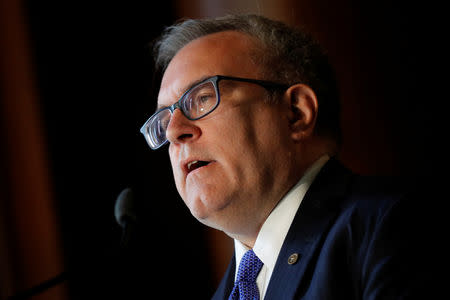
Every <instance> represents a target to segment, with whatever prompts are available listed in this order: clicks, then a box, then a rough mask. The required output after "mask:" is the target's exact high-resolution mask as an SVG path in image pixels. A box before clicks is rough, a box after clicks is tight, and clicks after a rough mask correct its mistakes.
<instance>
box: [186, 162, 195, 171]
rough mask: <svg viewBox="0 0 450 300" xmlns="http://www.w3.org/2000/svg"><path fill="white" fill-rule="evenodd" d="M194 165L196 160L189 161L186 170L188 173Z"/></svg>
mask: <svg viewBox="0 0 450 300" xmlns="http://www.w3.org/2000/svg"><path fill="white" fill-rule="evenodd" d="M196 163H198V160H194V161H191V162H190V163H188V165H187V167H188V170H189V171H190V170H191V166H192V165H194V164H196Z"/></svg>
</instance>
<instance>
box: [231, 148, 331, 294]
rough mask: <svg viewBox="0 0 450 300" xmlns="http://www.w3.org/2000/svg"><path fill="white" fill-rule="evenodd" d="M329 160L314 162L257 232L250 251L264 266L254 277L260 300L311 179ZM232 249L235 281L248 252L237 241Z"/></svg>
mask: <svg viewBox="0 0 450 300" xmlns="http://www.w3.org/2000/svg"><path fill="white" fill-rule="evenodd" d="M329 158H330V157H329V156H328V155H324V156H322V157H320V158H319V159H318V160H317V161H316V162H314V164H313V165H312V166H311V167H310V168H309V169H308V170H307V171H306V172H305V174H304V175H303V177H302V178H301V179H300V181H299V182H298V183H297V184H296V185H295V186H294V187H293V188H292V189H291V190H290V191H289V192H288V193H287V194H286V195H285V196H284V197H283V198H282V199H281V200H280V202H279V203H278V204H277V206H276V207H275V208H274V210H273V211H272V212H271V213H270V215H269V217H267V219H266V221H265V222H264V224H263V225H262V227H261V230H260V231H259V233H258V236H257V238H256V241H255V245H254V246H253V252H255V254H256V256H258V258H259V259H260V260H261V261H262V262H263V263H264V265H263V267H262V268H261V271H260V272H259V274H258V277H257V278H256V285H257V286H258V289H259V293H260V299H264V296H265V294H266V291H267V286H268V285H269V281H270V277H271V276H272V272H273V269H274V267H275V263H276V261H277V258H278V254H279V253H280V249H281V246H282V245H283V242H284V239H285V238H286V235H287V233H288V231H289V228H290V227H291V224H292V221H293V220H294V217H295V214H296V213H297V210H298V208H299V207H300V203H301V202H302V200H303V198H304V196H305V194H306V192H307V191H308V188H309V187H310V186H311V183H312V182H313V180H314V178H315V177H316V176H317V174H318V173H319V171H320V169H321V168H322V167H323V166H324V165H325V163H326V162H327V161H328V160H329ZM234 248H235V256H236V273H235V278H236V276H237V271H238V269H239V263H240V261H241V259H242V257H243V256H244V254H245V252H246V251H247V250H250V249H249V248H248V247H246V246H245V245H244V244H242V243H241V242H240V241H238V240H236V239H235V240H234Z"/></svg>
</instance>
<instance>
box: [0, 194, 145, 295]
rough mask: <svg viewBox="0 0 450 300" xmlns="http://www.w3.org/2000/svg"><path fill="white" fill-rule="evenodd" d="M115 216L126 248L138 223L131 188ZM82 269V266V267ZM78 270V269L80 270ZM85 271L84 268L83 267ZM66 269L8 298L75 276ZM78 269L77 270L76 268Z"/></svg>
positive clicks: (121, 197)
mask: <svg viewBox="0 0 450 300" xmlns="http://www.w3.org/2000/svg"><path fill="white" fill-rule="evenodd" d="M114 216H115V219H116V221H117V223H118V224H119V225H120V227H122V229H123V234H122V241H121V244H122V248H123V249H125V248H126V247H127V246H128V243H129V240H130V237H131V233H132V231H133V228H134V225H135V223H136V220H137V217H136V209H135V205H134V200H133V192H132V190H131V189H130V188H126V189H124V190H123V191H122V192H121V193H120V194H119V196H118V197H117V200H116V204H115V207H114ZM80 270H81V268H80ZM80 270H78V271H80ZM82 270H83V272H84V269H82ZM73 271H74V270H72V271H71V272H68V271H64V272H62V273H60V274H58V275H57V276H55V277H53V278H50V279H48V280H46V281H44V282H41V283H39V284H38V285H36V286H33V287H31V288H29V289H26V290H23V291H20V292H18V293H17V294H15V295H12V296H9V297H8V298H7V299H8V300H26V299H30V298H31V297H33V296H36V295H38V294H41V293H42V292H44V291H46V290H48V289H50V288H51V287H54V286H56V285H59V284H61V283H63V282H64V281H66V280H68V279H70V278H71V277H73V273H72V272H73ZM75 271H76V270H75Z"/></svg>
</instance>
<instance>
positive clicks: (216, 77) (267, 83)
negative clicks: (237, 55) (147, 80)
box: [140, 75, 289, 150]
mask: <svg viewBox="0 0 450 300" xmlns="http://www.w3.org/2000/svg"><path fill="white" fill-rule="evenodd" d="M220 80H232V81H240V82H248V83H254V84H257V85H259V86H262V87H263V88H265V89H280V90H286V89H287V88H289V85H287V84H283V83H278V82H273V81H267V80H259V79H251V78H242V77H234V76H225V75H214V76H211V77H208V78H205V79H204V80H201V81H200V82H198V83H195V84H193V85H192V86H191V87H190V88H188V89H187V90H186V91H185V92H184V93H183V95H181V97H180V98H179V99H178V101H177V102H175V103H174V104H172V105H170V106H167V107H163V108H161V109H159V110H157V111H156V112H155V113H154V114H153V115H151V116H150V118H148V119H147V121H145V123H144V125H142V127H141V129H140V132H141V133H142V134H143V135H144V137H145V141H146V142H147V144H148V145H149V146H150V148H151V149H152V150H157V149H159V148H161V147H162V146H164V145H165V144H167V142H168V141H169V140H168V139H167V137H166V140H165V142H163V143H162V144H160V145H159V146H157V147H155V148H153V147H152V146H151V145H150V143H149V142H148V138H147V135H150V133H149V131H148V130H146V128H147V127H148V126H149V124H151V121H152V119H153V118H154V117H155V116H156V115H158V114H160V113H161V112H162V111H164V110H169V111H170V113H171V115H173V112H174V111H175V109H177V108H178V109H180V111H181V113H182V114H183V116H185V117H186V118H187V119H188V120H190V121H196V120H199V119H201V118H204V117H206V116H207V115H209V114H210V113H212V112H213V111H214V110H215V109H216V108H217V107H218V106H219V103H220V91H219V81H220ZM208 81H210V82H211V83H212V85H213V86H214V91H215V93H216V95H217V101H216V104H215V105H214V107H213V108H211V109H210V110H209V111H208V112H206V113H205V114H204V115H201V116H200V117H197V118H191V117H189V116H187V115H186V113H185V112H184V111H183V109H182V105H181V104H180V103H181V101H183V100H184V99H185V96H186V95H188V94H189V93H190V91H192V90H193V89H195V88H196V87H198V86H199V85H202V84H204V83H206V82H208Z"/></svg>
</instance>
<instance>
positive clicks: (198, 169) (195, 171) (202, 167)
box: [187, 161, 214, 175]
mask: <svg viewBox="0 0 450 300" xmlns="http://www.w3.org/2000/svg"><path fill="white" fill-rule="evenodd" d="M213 163H214V162H213V161H212V162H210V163H209V164H207V165H204V166H201V167H200V168H197V169H195V170H192V171H190V172H189V173H188V174H187V175H191V174H194V173H197V172H198V171H200V170H204V169H205V168H206V167H209V166H210V165H211V164H213Z"/></svg>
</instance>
